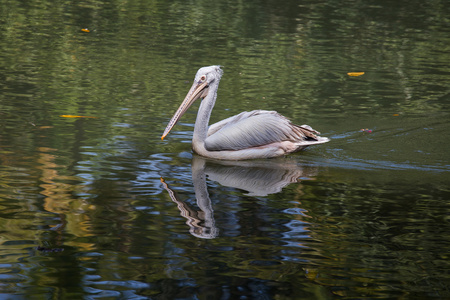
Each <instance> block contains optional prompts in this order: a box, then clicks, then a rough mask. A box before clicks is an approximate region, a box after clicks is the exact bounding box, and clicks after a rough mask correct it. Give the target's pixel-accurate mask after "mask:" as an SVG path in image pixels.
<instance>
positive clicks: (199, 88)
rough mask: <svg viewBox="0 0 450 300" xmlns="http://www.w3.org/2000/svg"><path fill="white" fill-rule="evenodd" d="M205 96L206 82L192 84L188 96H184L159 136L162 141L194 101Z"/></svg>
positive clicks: (206, 92)
mask: <svg viewBox="0 0 450 300" xmlns="http://www.w3.org/2000/svg"><path fill="white" fill-rule="evenodd" d="M207 94H208V82H207V81H206V80H205V82H194V84H193V85H192V87H191V89H190V90H189V92H188V94H187V95H186V98H184V100H183V102H182V103H181V105H180V107H179V108H178V110H177V111H176V113H175V114H174V115H173V117H172V119H170V121H169V124H167V127H166V130H164V133H163V135H162V136H161V140H164V138H165V137H166V135H168V134H169V132H170V130H172V128H173V126H175V124H177V122H178V120H179V119H180V118H181V116H183V115H184V113H185V112H186V111H187V110H188V109H189V107H191V105H192V103H194V102H195V100H197V99H199V98H204V97H206V95H207Z"/></svg>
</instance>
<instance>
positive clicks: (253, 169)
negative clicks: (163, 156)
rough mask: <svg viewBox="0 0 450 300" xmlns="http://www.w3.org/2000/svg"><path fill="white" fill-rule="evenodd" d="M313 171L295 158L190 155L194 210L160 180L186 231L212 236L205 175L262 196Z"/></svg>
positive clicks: (215, 232)
mask: <svg viewBox="0 0 450 300" xmlns="http://www.w3.org/2000/svg"><path fill="white" fill-rule="evenodd" d="M317 172H318V170H317V168H315V167H301V166H299V165H298V164H297V162H296V161H295V160H288V159H286V160H285V159H283V160H278V159H274V160H271V161H261V160H259V161H258V160H257V161H254V160H252V161H246V162H236V161H224V160H222V161H218V160H207V159H205V158H203V157H200V156H197V155H194V157H193V160H192V183H193V185H194V191H195V198H196V200H197V207H198V210H196V209H194V208H192V207H191V206H190V205H189V204H188V203H186V202H184V201H182V200H180V199H179V197H178V196H177V194H176V193H175V192H174V191H173V190H172V189H171V188H170V187H169V185H168V184H167V183H166V182H165V181H164V179H162V178H161V182H162V184H163V186H164V188H165V189H166V190H167V191H168V193H169V196H170V198H171V200H172V201H173V202H175V203H176V204H177V207H178V209H179V210H180V215H181V216H182V217H184V218H186V224H187V225H188V226H189V232H190V233H191V234H192V235H193V236H196V237H198V238H203V239H212V238H215V237H217V236H218V234H219V229H218V228H217V226H216V222H215V219H214V210H213V206H212V204H211V199H210V198H209V193H208V187H207V183H206V178H209V179H210V180H212V181H214V182H217V183H219V184H220V185H222V186H227V187H232V188H236V189H239V190H243V191H247V192H248V193H247V194H246V195H247V196H257V197H264V196H267V195H269V194H275V193H279V192H280V191H281V190H282V189H283V188H284V187H285V186H287V185H289V184H291V183H295V182H300V180H299V178H313V177H314V176H316V175H317Z"/></svg>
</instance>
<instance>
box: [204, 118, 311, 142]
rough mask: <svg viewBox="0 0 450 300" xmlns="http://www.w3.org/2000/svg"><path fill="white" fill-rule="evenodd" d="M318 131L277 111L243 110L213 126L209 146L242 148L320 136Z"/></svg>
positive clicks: (210, 130) (209, 133)
mask: <svg viewBox="0 0 450 300" xmlns="http://www.w3.org/2000/svg"><path fill="white" fill-rule="evenodd" d="M314 133H317V132H316V131H314V130H312V129H309V128H306V127H303V126H298V125H295V124H293V123H291V122H290V121H289V120H288V119H287V118H285V117H283V116H282V115H280V114H278V113H277V112H275V111H264V110H255V111H251V112H243V113H241V114H239V115H236V116H234V117H231V118H228V119H226V120H223V121H221V122H219V123H216V124H214V125H211V126H210V129H209V131H208V135H209V136H208V137H207V138H206V141H205V148H206V149H207V150H209V151H222V150H241V149H248V148H251V147H258V146H263V145H268V144H271V143H276V142H282V141H292V142H299V141H303V140H317V136H316V135H315V134H314Z"/></svg>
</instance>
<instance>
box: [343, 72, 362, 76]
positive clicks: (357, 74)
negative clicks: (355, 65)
mask: <svg viewBox="0 0 450 300" xmlns="http://www.w3.org/2000/svg"><path fill="white" fill-rule="evenodd" d="M347 75H348V76H361V75H364V72H348V73H347Z"/></svg>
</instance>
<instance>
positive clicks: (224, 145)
mask: <svg viewBox="0 0 450 300" xmlns="http://www.w3.org/2000/svg"><path fill="white" fill-rule="evenodd" d="M222 74H223V71H222V69H221V68H220V66H209V67H203V68H200V69H199V70H198V72H197V74H196V75H195V79H194V83H193V84H192V87H191V89H190V90H189V92H188V94H187V95H186V97H185V98H184V101H183V102H182V103H181V105H180V107H179V108H178V110H177V111H176V112H175V114H174V115H173V117H172V119H171V120H170V121H169V123H168V124H167V127H166V129H165V130H164V133H163V135H162V136H161V140H163V139H164V138H165V137H166V135H168V134H169V132H170V130H172V128H173V127H174V126H175V124H176V123H177V122H178V120H179V119H180V118H181V117H182V116H183V114H184V113H185V112H186V111H187V110H188V109H189V107H190V106H191V105H192V103H194V102H195V101H196V100H197V99H202V102H201V104H200V107H199V109H198V113H197V120H196V121H195V126H194V134H193V137H192V149H193V150H194V152H195V153H197V154H199V155H201V156H204V157H208V158H213V159H221V160H244V159H254V158H270V157H276V156H282V155H286V154H288V153H292V152H296V151H299V150H301V149H303V148H305V147H307V146H310V145H315V144H323V143H326V142H328V141H329V139H328V138H326V137H320V136H318V135H319V134H320V133H319V132H317V131H316V130H314V129H312V128H311V127H310V126H308V125H302V126H299V125H295V124H293V123H292V122H291V121H289V119H287V118H286V117H284V116H282V115H280V114H279V113H277V112H276V111H267V110H253V111H250V112H247V111H244V112H242V113H240V114H238V115H235V116H233V117H230V118H227V119H225V120H222V121H220V122H217V123H215V124H213V125H211V126H209V127H208V123H209V118H210V116H211V112H212V110H213V107H214V104H215V103H216V99H217V89H218V88H219V82H220V79H221V78H222Z"/></svg>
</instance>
